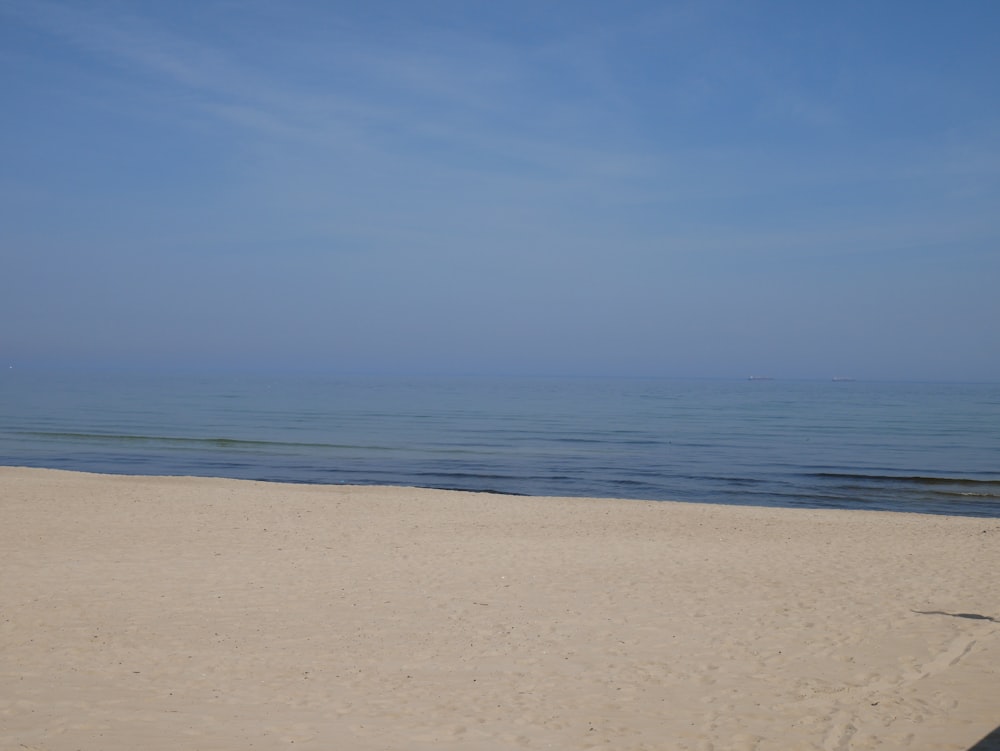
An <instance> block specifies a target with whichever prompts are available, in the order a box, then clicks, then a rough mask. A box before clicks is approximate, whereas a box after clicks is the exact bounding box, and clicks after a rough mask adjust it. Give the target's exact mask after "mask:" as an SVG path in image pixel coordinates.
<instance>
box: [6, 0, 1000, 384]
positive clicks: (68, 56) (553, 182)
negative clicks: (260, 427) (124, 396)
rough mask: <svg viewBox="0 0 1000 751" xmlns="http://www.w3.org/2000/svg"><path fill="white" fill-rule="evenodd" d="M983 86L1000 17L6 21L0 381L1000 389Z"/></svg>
mask: <svg viewBox="0 0 1000 751" xmlns="http://www.w3.org/2000/svg"><path fill="white" fill-rule="evenodd" d="M997 71H1000V4H998V3H996V2H992V0H990V1H988V2H977V1H976V0H970V1H968V2H960V3H953V4H948V5H945V4H943V3H938V2H935V3H930V2H844V3H807V2H806V3H804V2H763V1H762V2H752V1H747V2H740V1H739V0H732V1H730V2H712V1H711V0H707V1H702V2H690V3H687V2H676V3H673V2H643V1H636V2H616V3H611V2H572V3H571V2H539V1H538V0H535V1H534V2H520V1H519V0H515V1H513V2H506V3H495V2H489V3H486V2H420V1H419V0H410V1H409V2H380V1H378V0H374V1H372V2H365V3H342V2H310V1H309V0H304V1H302V2H287V1H285V0H281V1H279V0H241V2H233V1H231V0H200V1H199V2H185V1H183V0H172V1H170V2H125V1H124V0H121V1H119V2H112V1H110V0H108V1H95V2H84V1H83V0H77V1H75V2H65V1H64V2H56V1H52V0H0V95H2V97H3V113H4V114H3V118H2V119H0V164H2V165H3V166H2V167H0V269H2V274H0V316H2V320H3V322H4V325H3V327H2V329H0V359H2V360H5V361H7V362H8V363H9V364H11V365H15V366H45V365H60V366H67V365H70V366H71V365H80V366H84V367H152V368H175V367H177V368H198V367H205V368H213V369H217V368H231V369H244V370H258V369H291V370H323V371H329V372H336V373H380V374H383V373H449V374H451V373H454V374H461V373H477V374H479V373H481V374H521V373H523V374H566V375H645V376H710V377H745V376H747V375H751V374H766V375H772V376H777V377H803V378H828V377H832V376H853V377H857V378H907V379H910V378H912V379H945V380H1000V292H998V289H1000V76H998V75H997Z"/></svg>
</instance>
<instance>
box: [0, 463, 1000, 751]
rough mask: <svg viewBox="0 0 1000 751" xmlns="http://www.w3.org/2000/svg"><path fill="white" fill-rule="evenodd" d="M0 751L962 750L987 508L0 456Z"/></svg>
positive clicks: (967, 733) (995, 714)
mask: <svg viewBox="0 0 1000 751" xmlns="http://www.w3.org/2000/svg"><path fill="white" fill-rule="evenodd" d="M0 515H2V517H0V518H2V520H3V523H2V524H0V549H2V550H4V551H5V554H4V561H5V573H4V577H3V582H2V587H0V595H2V598H3V602H4V603H5V605H6V607H5V608H4V611H5V612H4V622H3V623H2V624H0V626H2V628H0V635H2V640H3V641H2V645H3V646H2V650H0V655H2V660H0V746H2V747H12V748H21V747H24V748H28V749H37V750H39V751H41V750H44V751H63V749H109V750H111V751H114V750H116V749H126V748H135V747H138V746H142V747H146V748H150V749H160V748H162V749H166V748H211V749H224V748H249V747H251V746H252V747H253V748H263V749H272V748H274V749H276V748H288V747H291V745H292V744H294V747H295V748H307V749H308V748H316V749H320V748H324V749H325V748H331V747H340V748H351V749H359V750H361V751H365V750H367V749H372V750H374V749H414V750H416V751H421V750H422V749H440V748H454V749H463V750H464V749H482V750H483V751H493V750H494V749H495V750H497V751H499V749H509V748H528V749H534V748H538V749H541V748H550V747H551V748H614V749H618V750H623V749H635V750H638V749H659V748H676V749H709V748H716V749H722V748H727V749H728V748H747V749H787V748H796V749H813V748H815V749H830V748H848V747H849V748H851V749H864V748H911V749H927V750H928V751H930V750H931V749H935V750H939V749H958V750H960V751H964V750H966V749H969V748H970V747H971V746H972V745H973V744H975V743H976V742H977V741H978V740H979V739H980V738H982V737H983V736H985V735H986V734H987V733H989V732H990V731H992V730H994V728H996V727H997V726H998V725H1000V711H998V710H997V709H996V707H995V703H996V702H995V697H996V695H997V694H998V692H1000V659H998V658H1000V623H998V621H1000V610H998V609H997V608H998V607H1000V605H998V603H997V601H996V586H995V585H996V579H995V573H994V572H995V571H997V570H1000V550H998V549H1000V545H998V541H1000V520H997V519H992V518H976V517H958V516H945V515H924V514H915V513H909V512H898V511H891V512H882V511H872V510H837V509H829V510H827V509H806V508H779V507H763V506H741V505H722V504H718V505H716V504H712V505H708V504H698V503H689V502H670V501H637V500H609V499H593V498H548V497H533V496H519V495H508V494H491V493H473V492H465V491H448V490H430V489H419V488H405V487H386V486H349V485H312V484H286V483H272V482H257V481H248V480H229V479H219V478H201V477H155V476H135V475H97V474H89V473H81V472H69V471H63V470H49V469H27V468H15V467H0Z"/></svg>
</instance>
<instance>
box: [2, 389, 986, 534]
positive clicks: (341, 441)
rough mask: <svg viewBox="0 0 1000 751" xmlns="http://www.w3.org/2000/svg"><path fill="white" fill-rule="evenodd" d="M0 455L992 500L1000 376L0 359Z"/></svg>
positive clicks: (546, 484)
mask: <svg viewBox="0 0 1000 751" xmlns="http://www.w3.org/2000/svg"><path fill="white" fill-rule="evenodd" d="M0 464H5V465H21V466H34V467H54V468H62V469H77V470H87V471H93V472H110V473H129V474H157V475H212V476H222V477H237V478H250V479H259V480H280V481H290V482H306V483H358V484H389V485H416V486H423V487H434V488H457V489H468V490H481V491H493V492H499V493H522V494H530V495H560V496H605V497H616V498H644V499H653V500H664V499H671V500H683V501H699V502H708V503H730V504H755V505H771V506H774V505H777V506H808V507H825V508H866V509H881V510H893V511H919V512H925V513H926V512H929V513H945V514H960V515H973V516H992V517H997V516H1000V385H998V384H919V383H917V384H914V383H861V382H789V381H780V380H777V381H710V380H706V381H680V380H641V379H634V380H620V379H606V380H605V379H527V378H510V379H485V378H465V379H446V378H438V379H430V378H428V379H404V378H382V379H379V378H375V379H372V378H368V379H365V378H334V377H303V376H294V377H293V376H281V377H277V376H274V377H264V376H257V377H233V376H223V375H214V376H153V375H138V374H115V375H108V374H68V373H24V372H21V371H14V370H10V371H6V372H3V373H0Z"/></svg>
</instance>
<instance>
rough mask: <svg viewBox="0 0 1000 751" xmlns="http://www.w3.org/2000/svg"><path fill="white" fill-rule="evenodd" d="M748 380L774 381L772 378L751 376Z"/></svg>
mask: <svg viewBox="0 0 1000 751" xmlns="http://www.w3.org/2000/svg"><path fill="white" fill-rule="evenodd" d="M747 380H748V381H773V380H774V379H773V378H771V376H750V377H749V378H748V379H747Z"/></svg>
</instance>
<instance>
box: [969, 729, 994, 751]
mask: <svg viewBox="0 0 1000 751" xmlns="http://www.w3.org/2000/svg"><path fill="white" fill-rule="evenodd" d="M969 751H1000V727H998V728H996V729H994V731H993V732H992V733H990V734H989V735H987V736H986V737H985V738H983V739H982V740H981V741H979V743H977V744H976V745H975V746H971V747H970V748H969Z"/></svg>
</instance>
